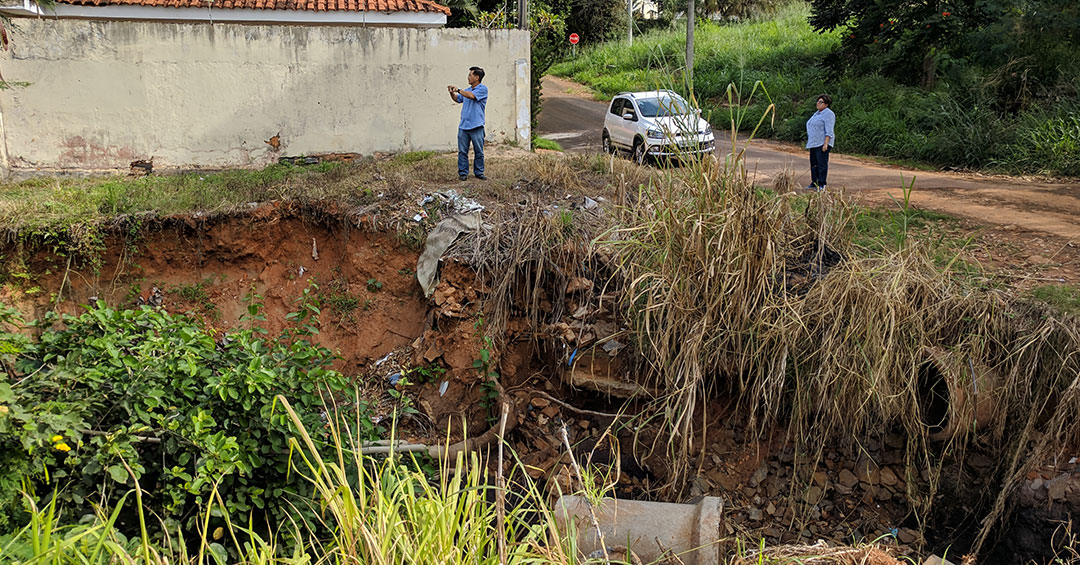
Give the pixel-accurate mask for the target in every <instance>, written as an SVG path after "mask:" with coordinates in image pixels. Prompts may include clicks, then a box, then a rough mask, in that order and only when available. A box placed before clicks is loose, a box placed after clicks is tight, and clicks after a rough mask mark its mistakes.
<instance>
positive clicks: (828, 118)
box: [806, 108, 836, 149]
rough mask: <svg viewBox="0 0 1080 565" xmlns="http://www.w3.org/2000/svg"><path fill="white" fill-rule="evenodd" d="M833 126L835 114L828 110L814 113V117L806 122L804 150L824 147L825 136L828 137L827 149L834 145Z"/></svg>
mask: <svg viewBox="0 0 1080 565" xmlns="http://www.w3.org/2000/svg"><path fill="white" fill-rule="evenodd" d="M835 125H836V114H834V113H833V111H832V110H830V109H829V108H825V109H824V110H820V111H817V112H814V115H813V116H810V119H809V120H806V139H807V141H806V148H807V149H810V148H811V147H821V146H823V145H825V136H828V137H829V147H832V146H834V145H836V133H835V132H834V131H833V126H835Z"/></svg>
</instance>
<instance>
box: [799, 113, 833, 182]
mask: <svg viewBox="0 0 1080 565" xmlns="http://www.w3.org/2000/svg"><path fill="white" fill-rule="evenodd" d="M829 106H832V98H831V97H829V95H828V94H822V95H821V96H818V97H817V111H816V112H814V115H813V116H810V119H809V120H806V138H807V140H806V148H807V149H809V150H810V184H809V185H807V187H806V189H807V190H825V185H826V184H828V183H827V182H826V180H827V179H828V176H829V148H830V147H831V146H832V145H833V144H835V142H836V133H834V132H833V126H835V125H836V114H834V113H833V111H832V110H830V109H829Z"/></svg>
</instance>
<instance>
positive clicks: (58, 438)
mask: <svg viewBox="0 0 1080 565" xmlns="http://www.w3.org/2000/svg"><path fill="white" fill-rule="evenodd" d="M62 439H64V436H60V435H56V436H53V437H52V442H53V443H56V442H58V441H60V440H62Z"/></svg>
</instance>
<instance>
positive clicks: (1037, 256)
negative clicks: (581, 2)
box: [537, 76, 1080, 282]
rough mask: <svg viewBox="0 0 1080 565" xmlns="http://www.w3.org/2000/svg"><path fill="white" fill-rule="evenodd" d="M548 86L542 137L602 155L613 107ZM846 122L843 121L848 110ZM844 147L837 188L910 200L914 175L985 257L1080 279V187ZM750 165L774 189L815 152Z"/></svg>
mask: <svg viewBox="0 0 1080 565" xmlns="http://www.w3.org/2000/svg"><path fill="white" fill-rule="evenodd" d="M543 87H544V90H543V95H544V103H543V104H544V105H543V110H542V112H541V113H540V117H539V125H538V128H537V134H538V135H539V136H540V137H544V138H548V139H553V140H555V141H558V142H559V143H560V144H561V145H562V146H563V147H564V148H565V149H566V150H569V151H598V150H599V147H600V131H601V128H602V126H603V121H604V112H605V110H606V103H604V102H599V101H596V100H594V99H593V98H592V96H591V94H590V92H589V90H588V88H587V87H585V86H582V85H578V84H575V83H573V82H570V81H567V80H565V79H561V78H557V77H550V76H549V77H544V82H543ZM838 119H840V120H842V119H843V115H842V113H841V115H839V116H838ZM715 133H716V137H717V141H718V147H717V151H718V153H720V154H726V153H728V152H730V150H731V143H730V135H729V134H727V133H726V132H724V131H721V130H717V131H716V132H715ZM738 143H740V144H741V143H742V141H739V142H738ZM843 143H844V141H843V139H840V140H839V146H840V152H838V153H836V154H834V155H833V156H832V157H831V158H830V160H829V185H830V187H833V188H837V189H843V190H845V191H847V192H848V193H849V194H851V195H852V196H853V197H854V198H855V199H856V200H858V201H860V202H863V203H866V204H880V205H889V204H891V203H892V202H893V200H892V199H893V198H898V199H899V198H901V197H902V189H901V187H902V186H903V185H904V184H910V183H911V180H912V179H913V178H914V179H915V185H914V186H915V189H914V190H913V191H912V195H911V203H912V205H914V206H916V207H919V208H923V209H927V210H936V211H939V212H943V213H946V214H949V215H951V216H955V217H958V218H961V219H964V220H966V221H967V222H968V223H969V226H970V227H973V228H974V227H980V226H981V227H982V228H983V229H982V231H983V234H984V238H983V239H986V242H984V243H986V245H987V246H988V247H987V249H985V250H982V251H980V250H979V249H975V250H974V251H975V252H976V255H978V256H979V259H980V260H985V261H989V262H990V263H992V264H995V265H996V266H998V267H1004V268H1006V269H1009V270H1012V271H1016V272H1017V275H1018V276H1029V277H1031V278H1032V280H1033V281H1035V280H1048V281H1051V282H1057V281H1058V280H1061V281H1064V282H1080V182H1076V181H1072V182H1046V181H1041V180H1040V181H1035V180H1026V179H1018V178H1010V177H999V176H986V175H977V174H970V173H949V172H928V171H916V170H908V169H903V168H899V167H891V166H886V165H880V164H877V163H873V162H869V161H867V160H863V159H858V158H855V157H851V156H847V155H844V154H843V153H842V150H843ZM746 162H747V166H748V168H749V170H750V171H752V172H753V174H754V175H755V182H757V183H758V184H761V185H765V186H769V185H771V184H772V181H773V178H774V177H775V176H776V175H778V174H780V173H782V172H784V171H787V170H790V171H792V172H794V173H795V175H796V178H797V180H798V181H799V182H800V185H805V184H807V182H808V181H809V177H810V171H809V164H808V159H807V154H806V152H805V151H804V150H803V148H802V147H800V146H798V145H796V144H791V143H783V142H777V141H772V140H755V141H754V142H753V143H751V144H750V145H749V147H748V149H747V160H746ZM1003 250H1005V251H1003ZM1005 255H1007V256H1008V257H1006V256H1005Z"/></svg>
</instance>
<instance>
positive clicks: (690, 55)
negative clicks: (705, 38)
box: [686, 0, 694, 96]
mask: <svg viewBox="0 0 1080 565" xmlns="http://www.w3.org/2000/svg"><path fill="white" fill-rule="evenodd" d="M687 3H688V5H687V7H686V86H687V88H689V89H690V92H689V94H690V95H691V96H693V94H694V0H687Z"/></svg>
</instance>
